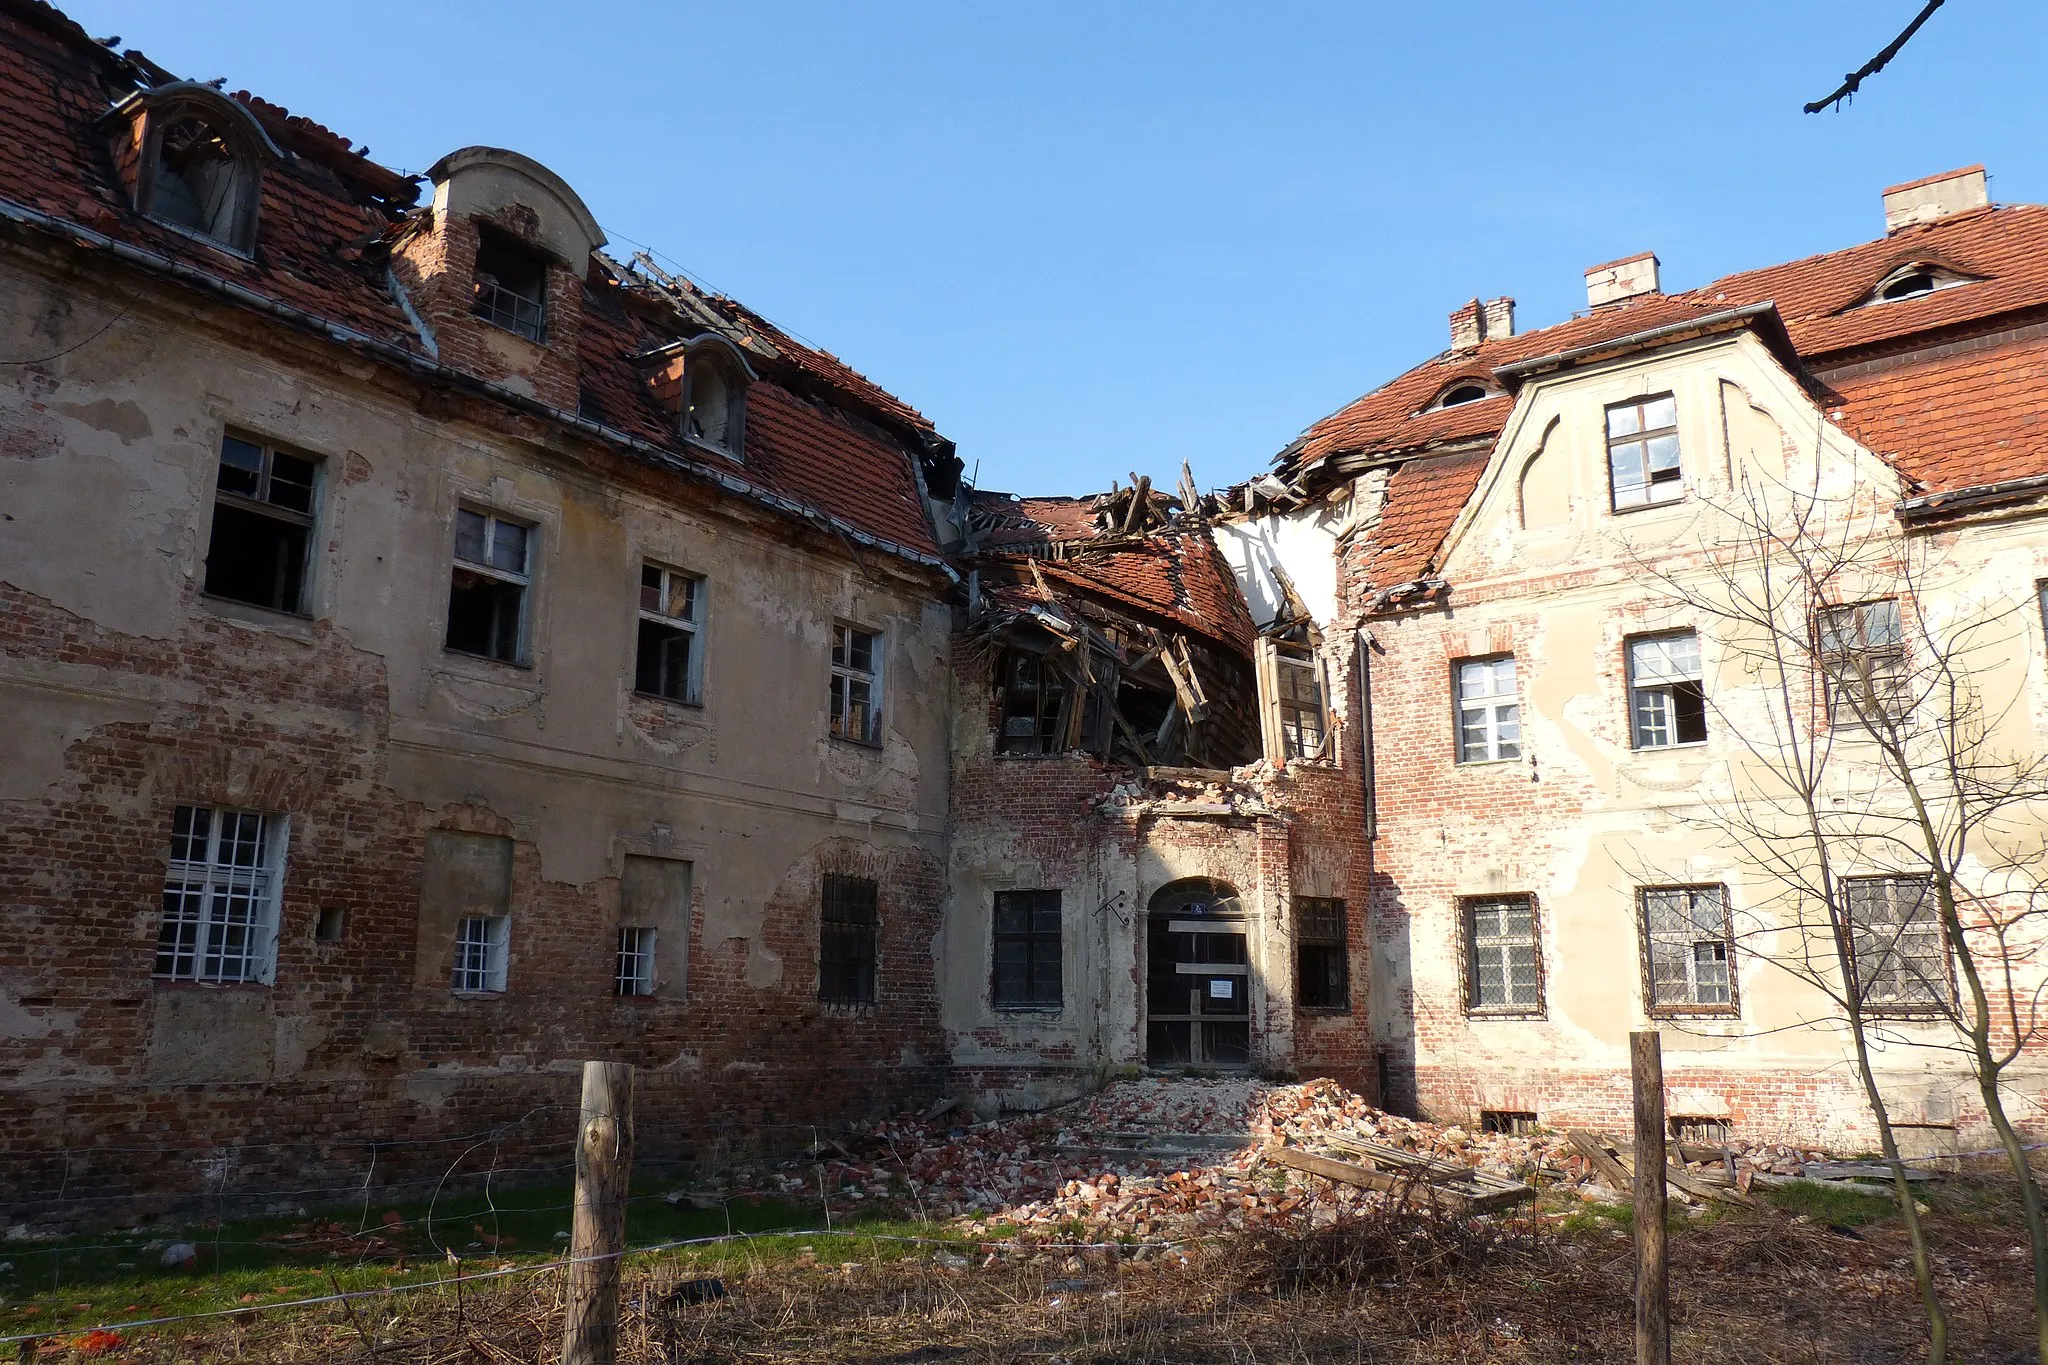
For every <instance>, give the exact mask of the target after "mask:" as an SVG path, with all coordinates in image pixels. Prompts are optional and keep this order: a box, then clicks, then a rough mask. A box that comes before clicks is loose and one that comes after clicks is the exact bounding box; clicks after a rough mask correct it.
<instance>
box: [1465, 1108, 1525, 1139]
mask: <svg viewBox="0 0 2048 1365" xmlns="http://www.w3.org/2000/svg"><path fill="white" fill-rule="evenodd" d="M1479 1131H1480V1132H1482V1133H1511V1134H1513V1135H1514V1136H1516V1137H1527V1136H1528V1135H1529V1134H1531V1133H1533V1132H1535V1131H1536V1115H1535V1114H1533V1113H1531V1112H1530V1111H1528V1110H1527V1109H1482V1110H1480V1111H1479Z"/></svg>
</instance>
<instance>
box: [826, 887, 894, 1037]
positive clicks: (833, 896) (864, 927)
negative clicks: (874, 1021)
mask: <svg viewBox="0 0 2048 1365" xmlns="http://www.w3.org/2000/svg"><path fill="white" fill-rule="evenodd" d="M876 892H877V888H876V886H875V883H874V882H873V881H872V880H870V879H869V878H866V877H844V876H840V875H838V874H836V873H827V874H826V875H825V884H824V890H823V900H824V904H823V905H822V906H821V907H820V912H819V917H818V999H819V1000H820V1001H822V1002H824V1003H825V1004H828V1005H872V1004H874V1003H875V949H876V943H875V939H876V933H877V930H878V928H879V926H880V923H881V916H880V912H879V911H878V909H877V907H876Z"/></svg>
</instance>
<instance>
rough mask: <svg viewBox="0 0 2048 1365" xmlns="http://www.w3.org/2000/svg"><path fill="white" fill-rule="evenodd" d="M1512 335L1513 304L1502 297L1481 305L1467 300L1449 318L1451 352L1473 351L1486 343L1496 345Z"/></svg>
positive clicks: (1504, 296)
mask: <svg viewBox="0 0 2048 1365" xmlns="http://www.w3.org/2000/svg"><path fill="white" fill-rule="evenodd" d="M1514 334H1515V301H1514V300H1513V299H1511V298H1508V297H1507V296H1506V295H1502V296H1501V297H1500V298H1497V299H1488V300H1487V301H1486V302H1485V303H1481V302H1480V301H1479V300H1478V299H1468V300H1466V302H1465V306H1464V307H1463V308H1460V309H1459V310H1458V311H1457V312H1455V313H1453V314H1451V349H1452V350H1454V351H1476V350H1478V349H1479V348H1480V347H1481V346H1482V345H1484V344H1485V343H1486V342H1489V341H1499V340H1501V339H1503V338H1504V337H1511V336H1513V335H1514Z"/></svg>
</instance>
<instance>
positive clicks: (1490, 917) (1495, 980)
mask: <svg viewBox="0 0 2048 1365" xmlns="http://www.w3.org/2000/svg"><path fill="white" fill-rule="evenodd" d="M1464 919H1465V1006H1466V1008H1467V1009H1469V1010H1471V1011H1472V1012H1473V1013H1475V1014H1476V1013H1484V1012H1486V1011H1489V1010H1491V1011H1498V1012H1501V1013H1512V1014H1522V1013H1530V1012H1534V1011H1540V1010H1541V1009H1542V1008H1543V973H1542V960H1541V956H1540V954H1539V951H1538V947H1537V940H1536V903H1535V901H1534V899H1533V898H1531V897H1529V896H1486V897H1480V898H1475V899H1472V900H1468V901H1466V902H1465V915H1464Z"/></svg>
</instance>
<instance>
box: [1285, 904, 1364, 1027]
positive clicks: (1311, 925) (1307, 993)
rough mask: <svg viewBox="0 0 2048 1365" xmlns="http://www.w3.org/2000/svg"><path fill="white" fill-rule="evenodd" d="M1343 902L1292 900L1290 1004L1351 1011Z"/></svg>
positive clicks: (1348, 958) (1347, 942)
mask: <svg viewBox="0 0 2048 1365" xmlns="http://www.w3.org/2000/svg"><path fill="white" fill-rule="evenodd" d="M1346 927H1347V926H1346V917H1345V910H1344V902H1343V901H1341V900H1338V899H1336V898H1335V897H1332V896H1296V897H1295V898H1294V955H1295V984H1294V1003H1295V1004H1296V1005H1297V1006H1298V1007H1300V1008H1301V1009H1305V1010H1345V1009H1349V1008H1351V947H1350V943H1349V940H1348V935H1347V934H1346V932H1345V930H1346Z"/></svg>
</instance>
